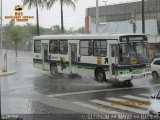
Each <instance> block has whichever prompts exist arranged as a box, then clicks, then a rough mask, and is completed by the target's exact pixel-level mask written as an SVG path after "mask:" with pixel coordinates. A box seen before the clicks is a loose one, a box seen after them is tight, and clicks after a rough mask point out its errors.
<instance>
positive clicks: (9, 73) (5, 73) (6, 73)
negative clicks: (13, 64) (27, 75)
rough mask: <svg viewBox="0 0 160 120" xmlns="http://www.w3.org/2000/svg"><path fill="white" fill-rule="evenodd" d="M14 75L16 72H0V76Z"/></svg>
mask: <svg viewBox="0 0 160 120" xmlns="http://www.w3.org/2000/svg"><path fill="white" fill-rule="evenodd" d="M15 73H16V70H13V71H9V72H2V73H1V72H0V76H7V75H12V74H15Z"/></svg>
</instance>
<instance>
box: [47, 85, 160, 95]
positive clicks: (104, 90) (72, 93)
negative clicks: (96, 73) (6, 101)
mask: <svg viewBox="0 0 160 120" xmlns="http://www.w3.org/2000/svg"><path fill="white" fill-rule="evenodd" d="M156 86H160V84H155V85H148V86H139V87H129V88H113V89H101V90H89V91H82V92H70V93H62V94H52V95H48V97H61V96H69V95H79V94H87V93H95V92H107V91H117V90H118V91H119V90H129V89H138V88H148V87H156Z"/></svg>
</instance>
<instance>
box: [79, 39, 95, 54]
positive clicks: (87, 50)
mask: <svg viewBox="0 0 160 120" xmlns="http://www.w3.org/2000/svg"><path fill="white" fill-rule="evenodd" d="M80 55H82V56H91V55H92V41H91V40H81V41H80Z"/></svg>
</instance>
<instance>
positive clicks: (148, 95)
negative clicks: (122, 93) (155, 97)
mask: <svg viewBox="0 0 160 120" xmlns="http://www.w3.org/2000/svg"><path fill="white" fill-rule="evenodd" d="M139 95H141V96H144V97H151V94H145V93H144V94H139Z"/></svg>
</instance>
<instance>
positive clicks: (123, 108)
mask: <svg viewBox="0 0 160 120" xmlns="http://www.w3.org/2000/svg"><path fill="white" fill-rule="evenodd" d="M90 101H91V102H93V103H96V104H100V105H104V106H107V107H112V108H117V109H121V110H125V111H129V112H134V113H138V114H146V113H147V111H145V110H140V109H136V108H131V107H127V106H113V105H112V103H110V102H105V101H101V100H96V99H95V100H90Z"/></svg>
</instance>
